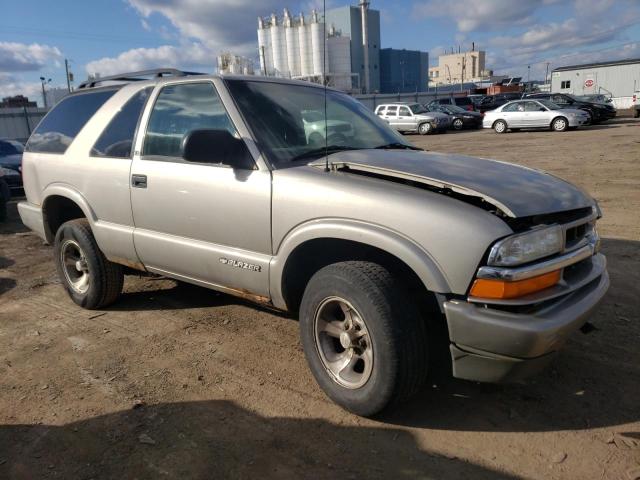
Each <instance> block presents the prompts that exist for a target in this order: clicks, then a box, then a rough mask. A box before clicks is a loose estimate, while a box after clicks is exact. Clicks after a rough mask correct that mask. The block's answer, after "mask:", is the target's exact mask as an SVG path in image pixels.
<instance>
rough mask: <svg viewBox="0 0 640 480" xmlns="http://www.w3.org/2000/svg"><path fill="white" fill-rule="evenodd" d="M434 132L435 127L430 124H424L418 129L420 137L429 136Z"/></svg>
mask: <svg viewBox="0 0 640 480" xmlns="http://www.w3.org/2000/svg"><path fill="white" fill-rule="evenodd" d="M432 131H433V127H432V126H431V124H430V123H428V122H427V123H422V124H421V125H420V126H419V127H418V133H419V134H420V135H429V134H430V133H431V132H432Z"/></svg>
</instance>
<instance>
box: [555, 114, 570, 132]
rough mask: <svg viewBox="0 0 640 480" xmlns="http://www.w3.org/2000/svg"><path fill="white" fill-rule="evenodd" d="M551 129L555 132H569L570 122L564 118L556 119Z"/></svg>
mask: <svg viewBox="0 0 640 480" xmlns="http://www.w3.org/2000/svg"><path fill="white" fill-rule="evenodd" d="M551 128H552V129H553V130H554V131H555V132H564V131H565V130H567V128H569V122H567V119H566V118H564V117H558V118H555V119H554V120H553V122H552V123H551Z"/></svg>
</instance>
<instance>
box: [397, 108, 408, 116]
mask: <svg viewBox="0 0 640 480" xmlns="http://www.w3.org/2000/svg"><path fill="white" fill-rule="evenodd" d="M399 115H400V116H401V117H410V116H411V112H410V111H409V109H408V108H407V107H400V113H399Z"/></svg>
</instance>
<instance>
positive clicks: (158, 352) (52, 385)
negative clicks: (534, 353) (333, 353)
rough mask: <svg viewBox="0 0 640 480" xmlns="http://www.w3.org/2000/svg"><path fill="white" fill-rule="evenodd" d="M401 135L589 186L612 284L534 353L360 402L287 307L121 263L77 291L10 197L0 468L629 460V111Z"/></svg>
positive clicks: (632, 144)
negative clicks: (317, 363) (108, 300)
mask: <svg viewBox="0 0 640 480" xmlns="http://www.w3.org/2000/svg"><path fill="white" fill-rule="evenodd" d="M410 140H412V141H414V142H415V143H416V144H418V145H420V146H423V147H426V148H428V149H430V150H436V151H444V152H458V153H465V154H469V155H476V156H484V157H492V158H497V159H501V160H507V161H512V162H516V163H520V164H524V165H527V166H532V167H536V168H542V169H545V170H547V171H549V172H552V173H554V174H557V175H559V176H561V177H564V178H566V179H568V180H570V181H572V182H575V183H577V184H578V185H581V186H582V187H584V188H585V189H587V190H588V191H589V192H591V193H592V194H593V195H594V196H595V197H597V198H598V199H599V200H600V204H601V206H602V209H603V211H604V215H605V216H604V218H603V220H602V221H601V222H600V224H599V225H600V226H599V230H600V234H601V236H602V237H603V250H604V252H605V253H606V255H607V256H608V260H609V271H610V273H611V280H612V285H611V290H610V292H609V294H608V296H607V298H606V300H605V302H604V304H603V305H602V307H601V308H600V309H599V311H598V313H597V314H596V315H595V316H594V317H593V318H592V323H593V325H594V326H595V329H594V330H593V331H591V332H590V333H589V334H583V333H580V332H578V333H576V334H575V335H574V336H573V338H572V339H571V341H570V342H569V343H568V345H567V346H566V349H565V350H564V351H563V352H562V353H561V354H560V355H559V356H558V357H557V359H556V361H555V362H554V363H553V365H552V366H551V367H550V368H549V369H547V370H546V371H545V372H543V373H541V374H540V375H538V376H537V377H534V378H532V379H531V380H530V381H528V382H526V383H523V384H518V385H509V386H495V385H481V384H475V383H470V382H462V381H450V382H445V383H444V384H440V385H430V386H429V387H428V388H426V389H425V391H424V392H422V393H421V394H420V395H419V396H418V398H416V399H415V400H414V401H412V402H411V403H410V404H408V405H405V406H404V407H403V408H401V409H400V410H399V411H397V412H395V413H394V414H391V415H387V416H385V417H383V418H380V419H377V420H367V419H362V418H358V417H355V416H353V415H350V414H348V413H346V412H344V411H343V410H341V409H340V408H338V407H337V406H335V405H334V404H332V403H331V402H330V401H329V400H328V399H327V398H326V397H325V396H324V394H323V393H322V392H321V391H320V390H319V388H318V387H317V386H316V384H315V383H314V381H313V378H312V376H311V374H310V372H309V370H308V369H307V366H306V364H305V360H304V357H303V353H302V351H301V348H300V343H299V340H298V328H297V322H296V321H295V320H294V319H291V318H288V317H286V316H284V315H280V314H274V313H272V312H269V311H267V310H264V309H260V308H257V307H254V306H252V305H250V304H247V303H245V302H244V301H242V300H238V299H236V298H233V297H229V296H226V295H221V294H217V293H214V292H211V291H208V290H204V289H201V288H198V287H192V286H188V285H183V284H177V283H176V282H174V281H171V280H166V279H151V278H140V277H133V276H132V277H127V280H126V282H125V293H124V295H123V297H122V299H121V300H120V301H119V302H118V303H117V304H115V305H113V306H112V307H110V308H109V309H108V310H104V311H85V310H82V309H80V308H78V307H76V305H75V304H73V303H72V302H71V300H69V299H68V298H67V296H66V294H64V292H63V290H62V287H61V286H60V284H59V282H58V280H57V278H56V274H55V269H54V266H53V262H52V250H51V247H48V246H45V245H43V244H42V242H41V241H40V240H39V239H38V238H37V237H36V236H34V235H32V234H31V233H29V232H28V231H27V230H26V229H25V228H24V227H23V226H22V225H21V224H20V222H19V219H18V217H17V215H16V211H15V204H13V205H12V206H11V212H12V217H11V220H10V221H9V222H8V223H6V224H3V225H0V479H5V478H7V479H9V478H11V479H13V478H16V479H22V478H25V479H30V478H46V479H48V478H65V479H66V478H72V479H90V478H96V479H98V478H140V479H142V478H263V477H274V478H299V477H302V478H353V479H356V478H357V479H368V478H388V479H398V478H433V479H441V478H455V479H462V478H469V479H476V478H553V479H561V478H564V479H601V478H605V479H629V480H634V479H638V478H640V213H639V212H640V121H638V120H633V119H632V118H619V119H617V120H615V121H612V122H609V123H607V124H606V125H602V126H595V127H591V128H585V129H583V130H578V131H575V132H566V133H552V132H546V131H544V132H542V131H539V132H520V133H510V134H506V135H497V134H495V133H493V132H492V131H473V132H461V133H447V134H444V135H433V136H428V137H419V136H411V137H410Z"/></svg>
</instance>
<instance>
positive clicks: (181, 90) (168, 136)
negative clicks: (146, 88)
mask: <svg viewBox="0 0 640 480" xmlns="http://www.w3.org/2000/svg"><path fill="white" fill-rule="evenodd" d="M200 129H214V130H225V129H226V130H229V131H230V132H231V133H233V134H235V133H236V129H235V127H234V126H233V124H232V123H231V119H230V118H229V116H228V115H227V112H226V110H225V109H224V105H222V101H221V100H220V97H219V96H218V94H217V92H216V91H215V89H214V88H213V85H212V84H211V83H183V84H178V85H168V86H166V87H164V88H163V89H162V91H161V92H160V94H159V95H158V98H157V100H156V103H155V105H154V106H153V110H152V111H151V116H150V118H149V125H148V127H147V133H146V136H145V140H144V149H143V154H144V155H145V156H148V155H152V156H162V157H181V156H182V139H183V138H184V137H185V135H186V134H188V133H189V132H191V131H192V130H200Z"/></svg>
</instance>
